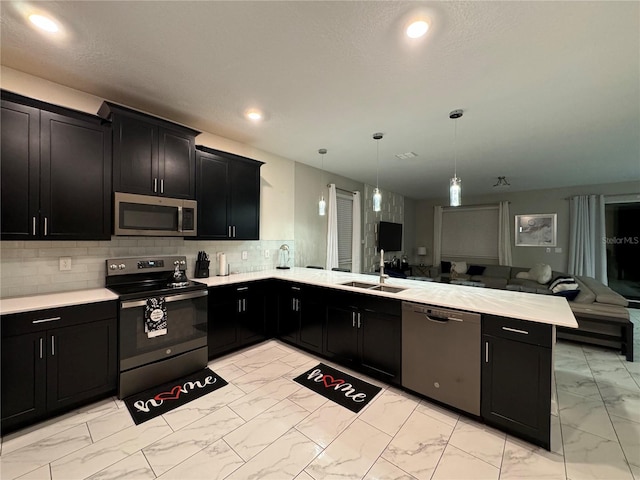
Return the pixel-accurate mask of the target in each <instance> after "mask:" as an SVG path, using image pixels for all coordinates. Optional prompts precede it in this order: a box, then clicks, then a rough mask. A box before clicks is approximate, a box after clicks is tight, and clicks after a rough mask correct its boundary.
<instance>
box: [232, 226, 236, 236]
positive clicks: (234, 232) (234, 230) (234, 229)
mask: <svg viewBox="0 0 640 480" xmlns="http://www.w3.org/2000/svg"><path fill="white" fill-rule="evenodd" d="M233 238H236V226H235V225H234V226H233Z"/></svg>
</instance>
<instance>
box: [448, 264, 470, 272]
mask: <svg viewBox="0 0 640 480" xmlns="http://www.w3.org/2000/svg"><path fill="white" fill-rule="evenodd" d="M451 270H455V271H456V273H467V262H451Z"/></svg>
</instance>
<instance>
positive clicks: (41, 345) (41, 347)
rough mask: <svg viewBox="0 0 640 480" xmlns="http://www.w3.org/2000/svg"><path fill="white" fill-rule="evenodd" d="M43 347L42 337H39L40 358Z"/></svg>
mask: <svg viewBox="0 0 640 480" xmlns="http://www.w3.org/2000/svg"><path fill="white" fill-rule="evenodd" d="M43 347H44V339H43V338H42V337H40V359H42V354H43Z"/></svg>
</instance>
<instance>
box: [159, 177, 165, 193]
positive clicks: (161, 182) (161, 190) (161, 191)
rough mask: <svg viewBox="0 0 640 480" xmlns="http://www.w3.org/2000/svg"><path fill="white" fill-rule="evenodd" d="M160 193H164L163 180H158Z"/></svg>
mask: <svg viewBox="0 0 640 480" xmlns="http://www.w3.org/2000/svg"><path fill="white" fill-rule="evenodd" d="M160 193H164V178H161V179H160Z"/></svg>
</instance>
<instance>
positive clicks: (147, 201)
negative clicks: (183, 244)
mask: <svg viewBox="0 0 640 480" xmlns="http://www.w3.org/2000/svg"><path fill="white" fill-rule="evenodd" d="M197 207H198V202H196V201H195V200H183V199H180V198H168V197H154V196H151V195H136V194H133V193H122V192H115V194H114V209H113V210H114V221H113V233H114V235H138V236H149V237H194V236H196V235H197V233H198V229H197V224H198V223H197V220H198V219H197V215H198V208H197Z"/></svg>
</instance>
